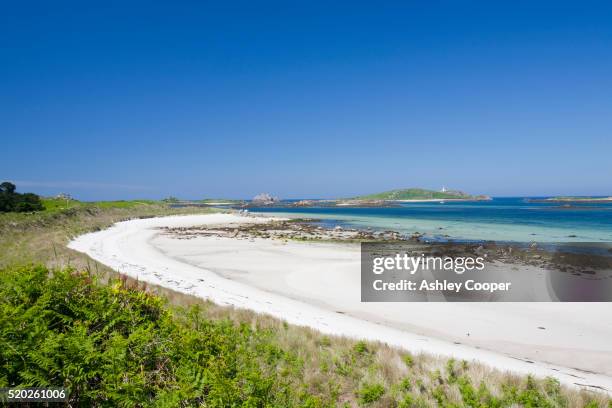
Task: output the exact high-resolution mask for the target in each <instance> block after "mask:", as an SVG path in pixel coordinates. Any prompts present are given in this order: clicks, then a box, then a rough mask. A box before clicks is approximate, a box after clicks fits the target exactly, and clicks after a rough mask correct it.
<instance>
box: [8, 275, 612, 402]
mask: <svg viewBox="0 0 612 408" xmlns="http://www.w3.org/2000/svg"><path fill="white" fill-rule="evenodd" d="M0 310H1V313H0V342H2V344H3V347H1V348H0V366H1V367H2V371H1V374H0V387H14V386H22V387H23V386H43V387H44V386H62V387H65V388H68V389H69V395H70V401H69V404H68V405H69V406H103V407H106V406H108V407H111V406H136V407H138V406H167V407H171V406H172V407H175V406H207V407H234V406H247V407H273V406H277V407H292V406H296V407H297V406H300V407H333V406H372V407H516V406H524V407H551V408H552V407H572V406H580V407H606V406H609V404H610V403H609V401H608V400H607V399H606V398H605V397H603V396H602V395H597V394H594V393H588V392H586V391H582V392H578V391H573V390H568V389H567V388H564V387H562V386H561V385H560V384H559V382H558V381H556V380H554V379H551V378H548V379H544V380H536V379H534V378H533V377H530V376H527V377H524V378H519V377H515V376H511V375H509V374H503V373H500V372H497V371H493V370H490V369H487V368H485V367H483V366H480V365H478V364H476V363H472V362H468V361H456V360H453V359H448V360H443V359H438V358H434V357H431V356H426V355H413V354H411V353H409V352H406V351H399V350H396V349H392V348H390V347H387V346H385V345H384V344H380V343H371V342H364V341H351V340H347V339H343V338H330V337H327V336H323V335H320V334H318V333H316V332H314V331H311V330H308V329H304V328H295V327H292V326H289V325H286V324H284V323H282V322H279V321H277V320H274V319H271V318H266V317H265V316H264V317H262V316H257V315H255V314H252V313H248V312H240V311H235V310H223V309H220V308H218V307H215V306H214V305H211V304H209V303H206V302H194V304H193V305H192V306H191V307H189V308H185V307H177V306H173V305H171V304H169V303H168V302H167V301H166V300H165V299H164V298H162V297H160V296H157V295H155V294H153V293H152V292H150V291H148V290H147V287H146V285H142V284H139V283H138V282H131V283H130V282H128V281H127V280H126V279H111V280H110V281H108V282H106V284H101V283H100V282H99V280H98V276H97V275H96V274H95V273H93V272H92V271H91V270H86V271H84V272H77V271H76V270H74V269H71V268H67V269H61V270H60V269H54V270H49V269H48V268H46V267H44V266H21V267H10V268H6V269H4V270H2V271H0Z"/></svg>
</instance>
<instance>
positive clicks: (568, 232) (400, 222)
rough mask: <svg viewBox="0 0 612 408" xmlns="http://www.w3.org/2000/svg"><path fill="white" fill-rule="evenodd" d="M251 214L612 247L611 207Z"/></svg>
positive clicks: (524, 205)
mask: <svg viewBox="0 0 612 408" xmlns="http://www.w3.org/2000/svg"><path fill="white" fill-rule="evenodd" d="M251 211H253V212H264V213H274V214H279V215H285V216H291V217H308V218H318V219H321V220H323V221H324V222H325V223H327V224H330V225H344V226H349V227H356V228H372V229H374V230H387V229H390V230H395V231H399V232H401V233H404V234H412V233H414V232H420V233H424V234H425V235H426V237H427V238H429V239H432V240H449V239H455V240H468V241H471V240H477V241H481V240H493V241H513V242H532V241H537V242H612V203H600V204H592V203H590V204H580V205H573V206H572V207H571V208H567V207H563V206H562V205H560V204H558V203H535V202H528V201H527V200H526V199H524V198H495V199H493V200H492V201H478V202H446V203H444V204H441V203H439V202H428V203H405V204H402V205H401V207H394V208H343V207H332V208H326V207H314V208H287V207H276V208H274V207H263V208H253V209H251Z"/></svg>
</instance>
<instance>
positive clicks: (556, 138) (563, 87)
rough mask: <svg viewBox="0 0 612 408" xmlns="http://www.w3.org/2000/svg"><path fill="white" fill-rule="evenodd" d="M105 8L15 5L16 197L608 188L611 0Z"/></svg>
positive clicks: (0, 128)
mask: <svg viewBox="0 0 612 408" xmlns="http://www.w3.org/2000/svg"><path fill="white" fill-rule="evenodd" d="M606 3H607V4H606ZM93 4H94V2H74V3H69V2H62V1H58V2H39V3H37V2H4V3H3V4H2V12H1V13H0V49H1V50H2V52H1V53H0V135H1V137H2V158H1V159H0V178H1V179H3V180H4V179H7V180H12V181H15V182H16V183H17V185H18V189H19V190H21V191H34V192H37V193H40V194H54V193H57V192H60V191H65V192H70V193H72V194H73V195H74V196H76V197H77V198H81V199H86V200H93V199H120V198H124V199H129V198H162V197H165V196H168V195H175V196H179V197H185V198H204V197H229V198H249V197H251V196H253V195H255V194H256V193H259V192H262V191H267V192H270V193H272V194H275V195H278V196H280V197H284V198H300V197H336V196H351V195H355V194H362V193H370V192H376V191H381V190H386V189H391V188H398V187H412V186H420V187H426V188H435V189H438V188H440V187H441V186H442V185H446V186H448V187H453V188H458V189H462V190H466V191H469V192H472V193H486V194H491V195H498V196H510V195H538V194H540V195H548V194H583V195H588V194H602V195H603V194H612V177H611V175H612V160H611V155H612V75H611V73H612V24H610V21H612V6H610V3H609V2H589V1H580V2H578V1H576V2H573V3H569V2H568V3H565V2H560V1H555V2H543V1H542V2H533V1H525V2H522V1H508V2H490V1H487V2H476V1H465V2H457V1H449V2H444V1H431V2H429V1H422V2H397V3H395V2H369V3H365V2H363V3H359V2H316V1H309V2H244V3H241V2H195V1H194V2H165V3H162V2H151V1H147V2H99V3H98V5H97V6H94V5H93Z"/></svg>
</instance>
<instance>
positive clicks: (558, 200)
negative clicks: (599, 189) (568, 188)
mask: <svg viewBox="0 0 612 408" xmlns="http://www.w3.org/2000/svg"><path fill="white" fill-rule="evenodd" d="M529 201H530V202H533V203H566V204H570V203H612V197H577V196H569V197H566V196H560V197H550V198H538V199H530V200H529Z"/></svg>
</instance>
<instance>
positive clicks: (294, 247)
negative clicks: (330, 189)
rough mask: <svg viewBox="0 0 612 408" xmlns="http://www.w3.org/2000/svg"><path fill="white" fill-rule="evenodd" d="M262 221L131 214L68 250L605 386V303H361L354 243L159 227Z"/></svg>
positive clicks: (202, 292)
mask: <svg viewBox="0 0 612 408" xmlns="http://www.w3.org/2000/svg"><path fill="white" fill-rule="evenodd" d="M266 221H268V219H266V218H256V217H240V216H237V215H230V214H210V215H193V216H177V217H165V218H152V219H144V220H132V221H126V222H121V223H117V224H115V225H114V226H113V227H111V228H109V229H107V230H104V231H99V232H95V233H91V234H86V235H83V236H80V237H78V238H76V239H75V240H73V241H72V242H71V243H70V245H69V246H70V247H71V248H73V249H76V250H78V251H81V252H85V253H87V254H88V255H90V256H91V257H92V258H93V259H96V260H97V261H99V262H101V263H104V264H106V265H108V266H110V267H112V268H113V269H115V270H118V271H119V272H122V273H125V274H127V275H130V276H132V277H137V278H138V279H140V280H142V281H147V282H151V283H154V284H158V285H162V286H166V287H170V288H172V289H175V290H178V291H181V292H185V293H189V294H192V295H195V296H199V297H202V298H206V299H210V300H212V301H213V302H215V303H217V304H221V305H233V306H236V307H242V308H248V309H252V310H255V311H257V312H261V313H268V314H271V315H273V316H276V317H279V318H282V319H285V320H286V321H288V322H289V323H292V324H298V325H305V326H310V327H313V328H316V329H318V330H320V331H322V332H325V333H329V334H337V335H346V336H350V337H355V338H363V339H370V340H380V341H384V342H387V343H389V344H391V345H395V346H399V347H403V348H406V349H410V350H411V351H413V352H418V351H423V352H428V353H433V354H440V355H446V356H452V357H455V358H458V359H467V360H478V361H481V362H483V363H486V364H489V365H492V366H495V367H498V368H500V369H503V370H510V371H514V372H518V373H533V374H536V375H539V376H554V377H556V378H558V379H559V380H560V381H562V382H564V383H567V384H578V385H588V386H593V387H599V388H601V389H604V390H607V391H608V392H612V341H610V340H611V339H612V319H609V316H610V312H612V304H609V303H590V304H587V303H367V304H365V303H361V302H360V279H359V273H360V272H359V260H360V258H359V247H358V246H355V245H348V244H321V243H318V244H314V243H302V242H287V243H283V242H281V241H275V240H267V239H250V240H238V239H232V238H218V237H198V238H193V239H189V240H181V239H176V238H172V237H169V236H165V235H162V234H160V233H159V232H160V231H159V230H158V228H159V227H162V226H169V227H170V226H171V227H178V226H194V225H204V224H207V225H211V224H219V225H226V224H229V223H245V222H266ZM501 267H504V266H503V265H502V266H501ZM534 273H537V271H534Z"/></svg>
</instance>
